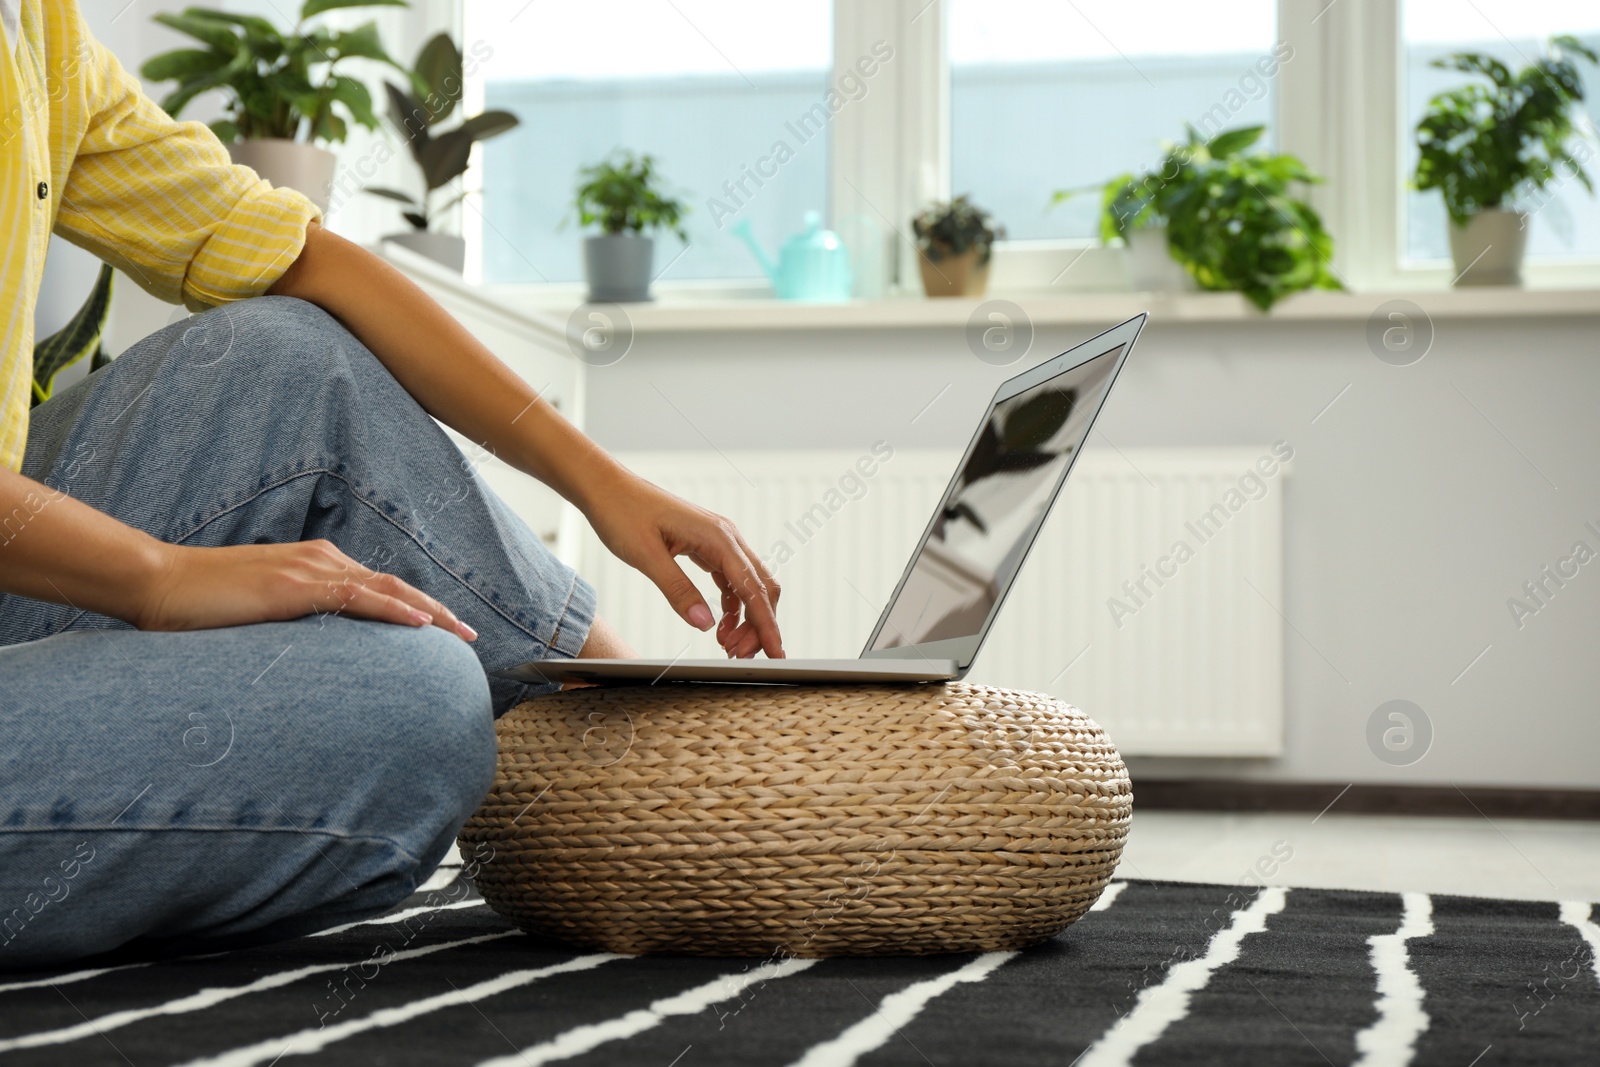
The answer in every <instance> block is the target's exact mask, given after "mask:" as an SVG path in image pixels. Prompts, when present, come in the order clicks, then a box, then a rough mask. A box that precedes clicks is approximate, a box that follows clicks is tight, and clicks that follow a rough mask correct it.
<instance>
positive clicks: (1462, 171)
mask: <svg viewBox="0 0 1600 1067" xmlns="http://www.w3.org/2000/svg"><path fill="white" fill-rule="evenodd" d="M1578 56H1582V57H1583V58H1585V59H1587V60H1588V61H1589V62H1591V63H1595V62H1600V58H1597V57H1596V55H1595V53H1594V51H1593V50H1592V49H1590V48H1588V47H1586V46H1585V45H1584V44H1583V43H1582V42H1581V41H1579V40H1578V39H1577V38H1576V37H1570V36H1560V37H1554V38H1552V39H1551V41H1550V47H1549V49H1548V51H1547V52H1546V54H1545V55H1544V56H1543V57H1541V58H1540V59H1538V60H1537V61H1535V62H1533V63H1530V64H1529V65H1528V66H1526V67H1523V68H1522V70H1520V71H1518V72H1517V73H1516V74H1512V73H1511V71H1510V70H1509V69H1507V67H1506V66H1505V64H1503V63H1501V62H1500V61H1499V60H1497V59H1494V58H1493V57H1491V56H1486V55H1482V54H1480V53H1477V52H1459V53H1456V54H1455V55H1451V56H1446V57H1444V58H1443V59H1436V60H1434V61H1433V64H1432V65H1433V66H1435V67H1438V68H1440V69H1441V70H1456V71H1461V72H1462V73H1465V74H1478V75H1482V76H1483V77H1484V78H1487V79H1488V81H1489V84H1488V85H1484V84H1483V83H1482V82H1476V81H1474V82H1468V83H1467V84H1466V85H1462V86H1460V87H1459V88H1455V89H1449V90H1446V91H1445V92H1442V93H1440V94H1439V95H1437V96H1435V97H1434V98H1433V99H1432V100H1430V101H1428V107H1427V110H1426V111H1424V112H1423V115H1422V121H1420V122H1419V123H1417V133H1416V138H1417V149H1418V152H1419V156H1418V159H1417V170H1416V174H1415V175H1414V176H1413V178H1412V184H1413V185H1414V186H1415V187H1416V188H1417V189H1420V190H1427V189H1438V190H1439V192H1440V193H1441V194H1443V196H1444V206H1445V210H1446V211H1448V212H1449V214H1450V256H1451V259H1452V260H1454V262H1455V272H1456V280H1455V284H1457V285H1520V284H1521V282H1522V259H1523V255H1524V253H1525V252H1526V251H1527V241H1528V231H1527V221H1528V220H1527V215H1526V214H1524V213H1522V212H1520V211H1518V210H1516V207H1515V201H1516V200H1517V198H1519V197H1526V196H1528V195H1530V194H1534V193H1539V192H1543V191H1544V190H1545V189H1546V188H1548V187H1549V186H1550V185H1551V184H1553V183H1554V182H1556V181H1557V180H1558V178H1559V177H1560V176H1561V171H1568V172H1569V173H1570V175H1571V176H1574V177H1576V178H1577V179H1578V181H1580V182H1581V183H1582V184H1583V187H1584V188H1585V189H1587V190H1589V192H1590V193H1593V192H1594V183H1593V182H1592V181H1591V180H1590V178H1589V175H1588V173H1587V172H1586V171H1585V170H1584V169H1583V164H1582V163H1581V162H1579V161H1578V160H1576V159H1574V158H1573V156H1572V152H1571V150H1570V146H1571V144H1572V141H1573V138H1574V136H1575V134H1576V128H1575V126H1574V123H1573V113H1574V111H1575V110H1577V109H1578V108H1579V107H1580V106H1581V105H1582V103H1583V99H1584V95H1583V76H1582V74H1581V73H1580V72H1579V70H1578V67H1577V64H1576V63H1575V62H1574V60H1575V58H1576V57H1578Z"/></svg>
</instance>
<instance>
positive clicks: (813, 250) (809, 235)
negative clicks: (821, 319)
mask: <svg viewBox="0 0 1600 1067" xmlns="http://www.w3.org/2000/svg"><path fill="white" fill-rule="evenodd" d="M733 232H734V233H736V234H738V235H739V237H740V239H742V240H743V241H744V243H745V244H747V245H749V246H750V251H752V252H754V253H755V257H756V262H758V263H760V264H761V269H762V270H764V271H766V274H767V277H768V278H770V279H772V288H773V290H774V291H776V292H777V294H778V299H779V300H804V301H809V302H812V303H830V302H834V301H840V300H849V299H850V285H851V276H850V252H849V250H848V249H846V248H845V246H844V242H843V241H841V240H839V235H838V234H836V233H834V232H833V231H832V230H824V229H823V228H822V216H821V215H819V214H818V213H817V212H815V211H808V212H806V230H805V232H804V233H797V234H795V235H794V236H793V237H791V238H789V239H788V240H787V241H785V242H783V249H782V250H781V251H780V252H779V253H778V262H777V263H773V262H772V260H771V259H770V258H768V256H767V254H766V252H764V251H762V248H761V246H760V245H759V244H757V243H756V239H755V237H754V236H752V235H751V233H750V220H749V219H740V220H739V221H738V222H736V223H734V225H733Z"/></svg>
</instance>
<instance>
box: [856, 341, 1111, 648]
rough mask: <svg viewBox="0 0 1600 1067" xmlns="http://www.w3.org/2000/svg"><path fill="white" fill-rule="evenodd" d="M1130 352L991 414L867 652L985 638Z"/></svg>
mask: <svg viewBox="0 0 1600 1067" xmlns="http://www.w3.org/2000/svg"><path fill="white" fill-rule="evenodd" d="M1125 347H1126V345H1118V346H1116V347H1115V348H1112V349H1111V350H1109V351H1107V352H1105V353H1103V354H1101V355H1099V356H1095V357H1094V358H1092V359H1089V360H1086V361H1085V362H1083V363H1080V364H1078V365H1077V366H1076V367H1073V368H1071V369H1069V370H1065V371H1062V372H1061V373H1060V374H1057V375H1055V376H1054V377H1052V378H1047V379H1045V380H1044V381H1042V382H1040V383H1038V384H1036V385H1034V386H1033V387H1031V388H1029V389H1025V390H1024V391H1022V392H1020V393H1018V394H1016V395H1015V396H1012V397H1009V398H1007V399H1005V400H1002V401H1000V402H999V403H998V404H996V405H995V406H994V408H993V409H992V410H991V411H990V412H989V417H988V419H987V420H986V421H985V423H984V425H983V428H982V429H981V430H979V431H978V437H977V440H976V441H975V442H974V443H973V445H972V447H971V449H970V451H969V452H968V454H967V458H966V462H965V463H964V464H963V465H962V467H961V471H960V473H959V474H957V475H956V478H955V481H954V482H952V483H951V485H950V488H949V489H948V490H946V491H945V498H944V500H943V501H942V502H941V503H940V506H939V510H938V513H937V515H936V516H935V518H934V521H933V525H932V527H931V528H930V529H929V531H928V534H927V537H926V538H925V539H924V540H923V543H922V547H921V549H920V550H919V551H918V553H917V555H916V558H915V560H914V561H913V562H912V564H911V566H910V568H908V570H907V571H906V576H905V578H904V579H903V580H902V582H901V586H900V589H899V591H898V593H897V595H896V596H895V598H894V602H893V603H891V604H890V605H889V610H888V613H887V615H886V616H885V619H884V623H883V625H882V626H881V627H879V629H878V633H877V635H876V638H875V640H873V642H872V643H871V645H870V646H869V647H870V650H872V651H878V650H882V649H891V648H900V647H903V646H906V645H923V644H927V643H929V642H932V641H944V640H949V639H952V638H975V637H977V636H978V635H980V634H982V633H983V631H984V628H985V626H986V625H987V623H988V621H989V616H990V614H991V613H992V612H993V611H994V609H995V606H996V605H997V604H998V603H999V601H1000V599H1001V597H1003V596H1004V594H1005V590H1006V588H1007V586H1009V585H1010V584H1011V579H1012V578H1013V577H1015V575H1016V572H1017V569H1018V568H1019V567H1020V566H1021V565H1022V558H1023V557H1024V556H1025V555H1026V554H1027V551H1028V547H1029V546H1030V545H1031V544H1032V543H1033V538H1034V534H1035V532H1036V531H1037V528H1038V526H1039V524H1040V523H1041V522H1042V521H1043V519H1044V515H1045V512H1046V511H1048V510H1049V507H1050V503H1051V501H1052V500H1053V499H1054V498H1055V495H1056V492H1057V490H1058V488H1059V486H1060V484H1061V481H1062V480H1063V478H1064V477H1065V475H1066V473H1067V470H1068V468H1069V467H1070V466H1071V464H1072V460H1073V458H1074V457H1075V456H1076V455H1077V453H1078V450H1079V449H1080V448H1082V447H1083V440H1084V438H1085V437H1086V436H1088V433H1089V426H1090V424H1091V423H1092V422H1093V421H1094V416H1095V414H1096V413H1097V412H1098V411H1099V410H1100V404H1101V402H1102V401H1103V400H1104V399H1105V395H1106V391H1107V389H1108V388H1109V387H1110V384H1111V379H1112V377H1113V372H1114V371H1115V370H1116V368H1117V363H1118V357H1119V356H1120V355H1121V354H1122V351H1123V349H1124V348H1125Z"/></svg>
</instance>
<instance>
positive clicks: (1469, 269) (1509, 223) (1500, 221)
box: [1450, 208, 1528, 286]
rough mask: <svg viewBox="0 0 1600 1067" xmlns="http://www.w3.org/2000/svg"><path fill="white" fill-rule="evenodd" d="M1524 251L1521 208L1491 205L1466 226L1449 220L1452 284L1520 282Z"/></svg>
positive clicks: (1524, 227) (1524, 218)
mask: <svg viewBox="0 0 1600 1067" xmlns="http://www.w3.org/2000/svg"><path fill="white" fill-rule="evenodd" d="M1527 252H1528V216H1527V215H1525V214H1523V213H1522V212H1520V211H1505V210H1503V209H1501V208H1490V209H1489V210H1487V211H1480V212H1479V213H1478V214H1476V215H1474V216H1472V218H1470V219H1468V220H1467V224H1466V225H1465V226H1457V225H1456V224H1455V222H1454V221H1452V222H1451V223H1450V258H1451V260H1453V261H1454V262H1455V273H1456V280H1455V283H1454V284H1455V285H1458V286H1466V285H1521V284H1522V261H1523V258H1524V257H1525V256H1526V255H1527Z"/></svg>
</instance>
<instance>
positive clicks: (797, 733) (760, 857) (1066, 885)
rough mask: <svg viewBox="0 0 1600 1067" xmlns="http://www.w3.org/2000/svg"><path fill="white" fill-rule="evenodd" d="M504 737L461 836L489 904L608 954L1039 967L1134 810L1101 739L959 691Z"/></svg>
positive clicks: (711, 712)
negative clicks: (944, 960)
mask: <svg viewBox="0 0 1600 1067" xmlns="http://www.w3.org/2000/svg"><path fill="white" fill-rule="evenodd" d="M498 732H499V744H500V767H499V772H498V773H497V775H496V777H495V784H494V788H493V790H492V791H491V792H490V794H489V796H488V798H487V799H486V800H485V801H484V802H483V805H482V807H480V808H479V809H478V812H477V814H475V815H474V816H473V817H472V818H471V819H470V820H469V821H468V822H467V825H466V826H465V827H464V828H463V830H462V831H461V841H460V844H461V850H462V855H463V857H464V858H465V860H466V862H467V863H469V864H470V865H471V869H472V870H473V871H474V878H475V881H476V883H477V886H478V889H479V891H480V892H481V893H482V894H483V896H484V899H485V900H487V901H488V902H489V904H490V906H491V907H493V908H494V909H495V910H496V911H497V912H499V913H500V914H501V915H503V916H504V917H505V918H507V919H509V920H510V921H511V922H513V923H515V924H516V925H518V926H520V927H522V928H523V929H524V930H527V931H529V932H531V933H536V934H544V935H550V936H554V937H558V938H561V939H563V940H566V941H569V942H573V943H575V944H579V945H584V946H590V947H598V948H603V949H607V950H610V951H614V952H625V953H644V952H683V953H693V954H697V955H751V956H755V955H767V954H770V953H784V954H789V955H796V956H849V955H887V954H920V953H932V952H967V951H975V950H993V949H1001V948H1016V947H1019V946H1022V945H1027V944H1031V943H1033V942H1036V941H1039V940H1041V939H1043V938H1046V937H1049V936H1050V935H1052V934H1054V933H1056V932H1057V931H1059V930H1061V929H1062V928H1063V927H1065V926H1067V925H1068V924H1069V923H1071V922H1072V921H1073V920H1075V919H1077V918H1078V917H1079V916H1080V915H1082V914H1083V913H1084V912H1085V911H1086V910H1088V908H1089V906H1090V905H1091V904H1093V903H1094V902H1095V900H1096V899H1097V898H1098V897H1099V896H1100V892H1101V890H1103V889H1104V888H1105V885H1106V882H1107V881H1108V880H1109V879H1110V877H1111V872H1112V870H1113V869H1114V868H1115V867H1116V864H1117V859H1118V857H1119V856H1120V855H1121V853H1122V844H1123V840H1124V838H1125V837H1126V836H1127V831H1128V822H1129V818H1130V816H1131V814H1132V808H1133V792H1132V789H1131V787H1130V786H1129V783H1128V774H1127V769H1126V768H1125V767H1124V766H1123V763H1122V759H1121V757H1120V756H1118V755H1117V751H1116V749H1114V748H1113V747H1112V746H1111V743H1110V742H1109V741H1108V740H1107V739H1106V736H1105V734H1104V732H1103V731H1102V730H1101V729H1100V727H1099V726H1098V725H1097V724H1096V723H1095V722H1094V721H1093V720H1092V719H1089V718H1088V717H1086V716H1085V715H1084V714H1083V713H1082V712H1080V711H1078V710H1077V709H1076V708H1074V707H1071V706H1069V705H1067V704H1064V703H1062V702H1061V701H1058V700H1056V699H1055V698H1053V697H1049V696H1044V695H1041V694H1037V693H1023V692H1016V691H1013V690H1006V689H992V688H988V687H986V686H980V685H967V684H964V683H951V684H948V685H928V686H869V687H858V686H849V687H843V686H841V687H823V686H816V687H783V686H738V685H661V686H639V687H629V688H589V689H575V690H570V691H567V692H564V693H559V694H555V695H553V696H547V697H542V698H540V699H538V700H533V701H529V702H527V703H525V704H522V705H521V706H519V707H517V708H515V709H513V710H512V711H511V712H509V713H508V714H506V715H505V716H504V717H502V718H501V719H500V722H499V725H498Z"/></svg>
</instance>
